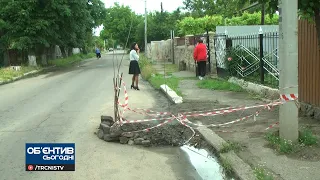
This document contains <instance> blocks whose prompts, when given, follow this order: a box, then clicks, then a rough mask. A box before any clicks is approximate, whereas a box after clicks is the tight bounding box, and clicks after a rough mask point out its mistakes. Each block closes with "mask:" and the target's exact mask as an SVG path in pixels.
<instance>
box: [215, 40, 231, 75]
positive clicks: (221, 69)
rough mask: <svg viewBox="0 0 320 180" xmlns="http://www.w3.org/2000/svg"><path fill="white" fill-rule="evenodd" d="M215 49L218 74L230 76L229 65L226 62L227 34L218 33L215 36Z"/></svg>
mask: <svg viewBox="0 0 320 180" xmlns="http://www.w3.org/2000/svg"><path fill="white" fill-rule="evenodd" d="M214 49H215V57H216V68H217V74H218V76H220V77H224V76H228V72H227V66H226V63H225V59H226V52H227V36H226V35H225V34H216V35H215V36H214Z"/></svg>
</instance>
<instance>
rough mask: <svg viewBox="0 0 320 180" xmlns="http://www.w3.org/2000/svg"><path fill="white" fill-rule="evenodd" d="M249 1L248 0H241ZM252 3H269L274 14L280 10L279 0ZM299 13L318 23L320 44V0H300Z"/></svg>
mask: <svg viewBox="0 0 320 180" xmlns="http://www.w3.org/2000/svg"><path fill="white" fill-rule="evenodd" d="M241 1H243V2H244V1H247V0H241ZM249 2H250V3H254V2H259V3H260V4H262V3H264V4H266V5H267V12H268V13H270V14H273V13H274V12H275V11H276V10H278V0H250V1H249ZM298 8H299V14H300V15H301V16H302V17H304V18H306V19H309V20H314V21H315V24H316V29H317V34H318V42H319V46H320V1H319V0H299V1H298Z"/></svg>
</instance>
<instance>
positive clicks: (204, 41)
mask: <svg viewBox="0 0 320 180" xmlns="http://www.w3.org/2000/svg"><path fill="white" fill-rule="evenodd" d="M201 38H202V39H203V43H204V44H205V45H206V46H207V60H208V61H207V66H206V67H207V72H209V73H210V72H211V59H210V41H209V35H208V33H206V34H203V35H195V36H193V42H194V43H193V44H194V46H196V45H197V42H198V40H199V39H201Z"/></svg>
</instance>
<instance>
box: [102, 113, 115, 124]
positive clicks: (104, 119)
mask: <svg viewBox="0 0 320 180" xmlns="http://www.w3.org/2000/svg"><path fill="white" fill-rule="evenodd" d="M103 122H104V123H106V124H107V125H108V126H112V125H113V124H114V121H113V117H112V116H103V115H102V116H101V123H103Z"/></svg>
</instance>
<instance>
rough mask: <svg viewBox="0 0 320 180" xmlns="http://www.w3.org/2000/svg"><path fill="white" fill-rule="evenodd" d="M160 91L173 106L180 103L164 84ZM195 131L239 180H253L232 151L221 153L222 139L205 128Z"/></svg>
mask: <svg viewBox="0 0 320 180" xmlns="http://www.w3.org/2000/svg"><path fill="white" fill-rule="evenodd" d="M160 89H161V90H162V91H163V92H164V93H165V94H166V95H167V96H168V97H169V99H170V100H171V101H173V102H174V103H175V104H178V103H182V102H183V100H182V97H180V96H178V95H177V93H176V92H175V91H173V90H172V89H171V88H170V87H168V86H167V85H166V84H163V85H161V86H160ZM197 131H198V132H199V133H200V134H201V135H202V137H203V138H204V139H205V141H206V142H207V143H208V144H209V145H210V146H212V147H213V148H214V149H215V151H216V152H217V155H218V156H219V157H220V160H221V161H224V162H228V163H230V165H231V167H232V170H233V173H234V174H235V176H236V177H237V178H238V179H240V180H255V179H256V178H255V176H254V171H253V170H252V168H251V167H250V166H249V164H247V163H245V162H244V161H243V160H242V159H241V158H240V157H239V156H238V155H237V154H236V153H234V151H230V152H227V153H221V149H222V148H223V144H225V143H227V142H226V141H225V140H224V139H222V138H221V137H220V136H218V135H217V134H216V133H215V132H213V131H211V130H210V129H208V128H207V127H199V128H197Z"/></svg>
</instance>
